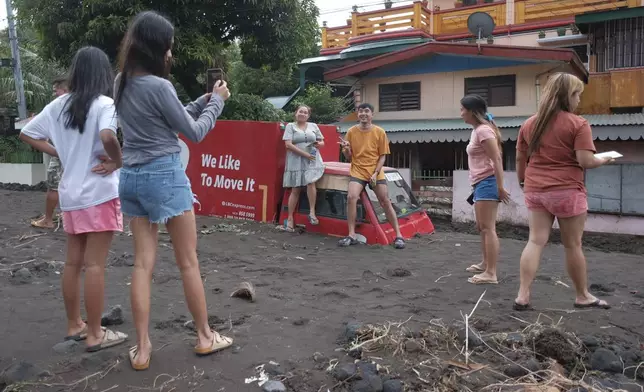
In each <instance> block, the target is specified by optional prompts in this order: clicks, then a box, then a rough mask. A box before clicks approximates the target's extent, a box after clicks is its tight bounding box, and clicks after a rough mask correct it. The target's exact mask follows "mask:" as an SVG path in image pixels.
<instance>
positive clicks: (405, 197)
mask: <svg viewBox="0 0 644 392" xmlns="http://www.w3.org/2000/svg"><path fill="white" fill-rule="evenodd" d="M385 176H387V190H388V192H389V200H391V204H392V206H393V207H394V211H396V216H397V217H398V218H402V217H404V216H407V215H409V214H412V213H414V212H417V211H419V210H420V208H421V206H420V203H418V201H417V200H416V197H415V196H414V195H413V194H412V192H411V189H409V185H407V183H406V182H405V180H403V178H402V176H401V175H400V173H398V172H385ZM365 190H366V192H367V196H369V200H371V205H372V206H373V210H374V212H375V213H376V216H377V217H378V221H379V222H380V223H385V222H387V214H385V210H384V209H383V208H382V206H381V205H380V202H379V201H378V196H376V193H375V192H374V191H373V190H371V188H370V187H368V186H367V187H366V188H365Z"/></svg>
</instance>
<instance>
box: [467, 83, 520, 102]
mask: <svg viewBox="0 0 644 392" xmlns="http://www.w3.org/2000/svg"><path fill="white" fill-rule="evenodd" d="M516 79H517V77H516V75H503V76H490V77H484V78H466V79H465V95H468V94H478V95H480V96H481V97H483V99H485V100H486V101H487V105H488V106H489V107H498V106H516V89H517V80H516Z"/></svg>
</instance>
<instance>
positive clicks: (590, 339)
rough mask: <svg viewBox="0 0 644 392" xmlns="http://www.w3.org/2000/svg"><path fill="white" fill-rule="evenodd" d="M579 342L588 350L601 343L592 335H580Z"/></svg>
mask: <svg viewBox="0 0 644 392" xmlns="http://www.w3.org/2000/svg"><path fill="white" fill-rule="evenodd" d="M581 343H582V344H583V345H584V346H586V347H587V348H588V349H589V350H592V349H594V348H595V347H597V346H599V344H600V343H601V342H600V341H599V339H597V338H596V337H594V336H593V335H587V336H582V337H581Z"/></svg>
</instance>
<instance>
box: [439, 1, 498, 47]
mask: <svg viewBox="0 0 644 392" xmlns="http://www.w3.org/2000/svg"><path fill="white" fill-rule="evenodd" d="M473 12H486V13H488V14H489V15H490V16H491V17H492V19H494V24H495V25H497V26H505V25H506V21H505V20H506V5H505V1H504V2H500V3H492V4H486V5H483V6H480V5H475V6H471V7H462V8H458V9H455V10H445V11H434V16H433V18H434V31H433V32H432V34H456V33H466V32H467V31H468V30H467V18H469V16H470V15H472V13H473ZM483 38H485V37H483Z"/></svg>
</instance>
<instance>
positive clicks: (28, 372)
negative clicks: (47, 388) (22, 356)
mask: <svg viewBox="0 0 644 392" xmlns="http://www.w3.org/2000/svg"><path fill="white" fill-rule="evenodd" d="M40 375H44V372H43V371H42V369H39V368H37V367H36V366H35V365H34V364H33V363H31V362H27V361H19V362H14V363H13V364H11V366H9V367H8V368H6V369H5V370H4V371H3V372H2V373H0V385H2V384H5V385H11V384H14V383H17V382H24V381H29V380H34V379H36V378H38V377H40Z"/></svg>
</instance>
